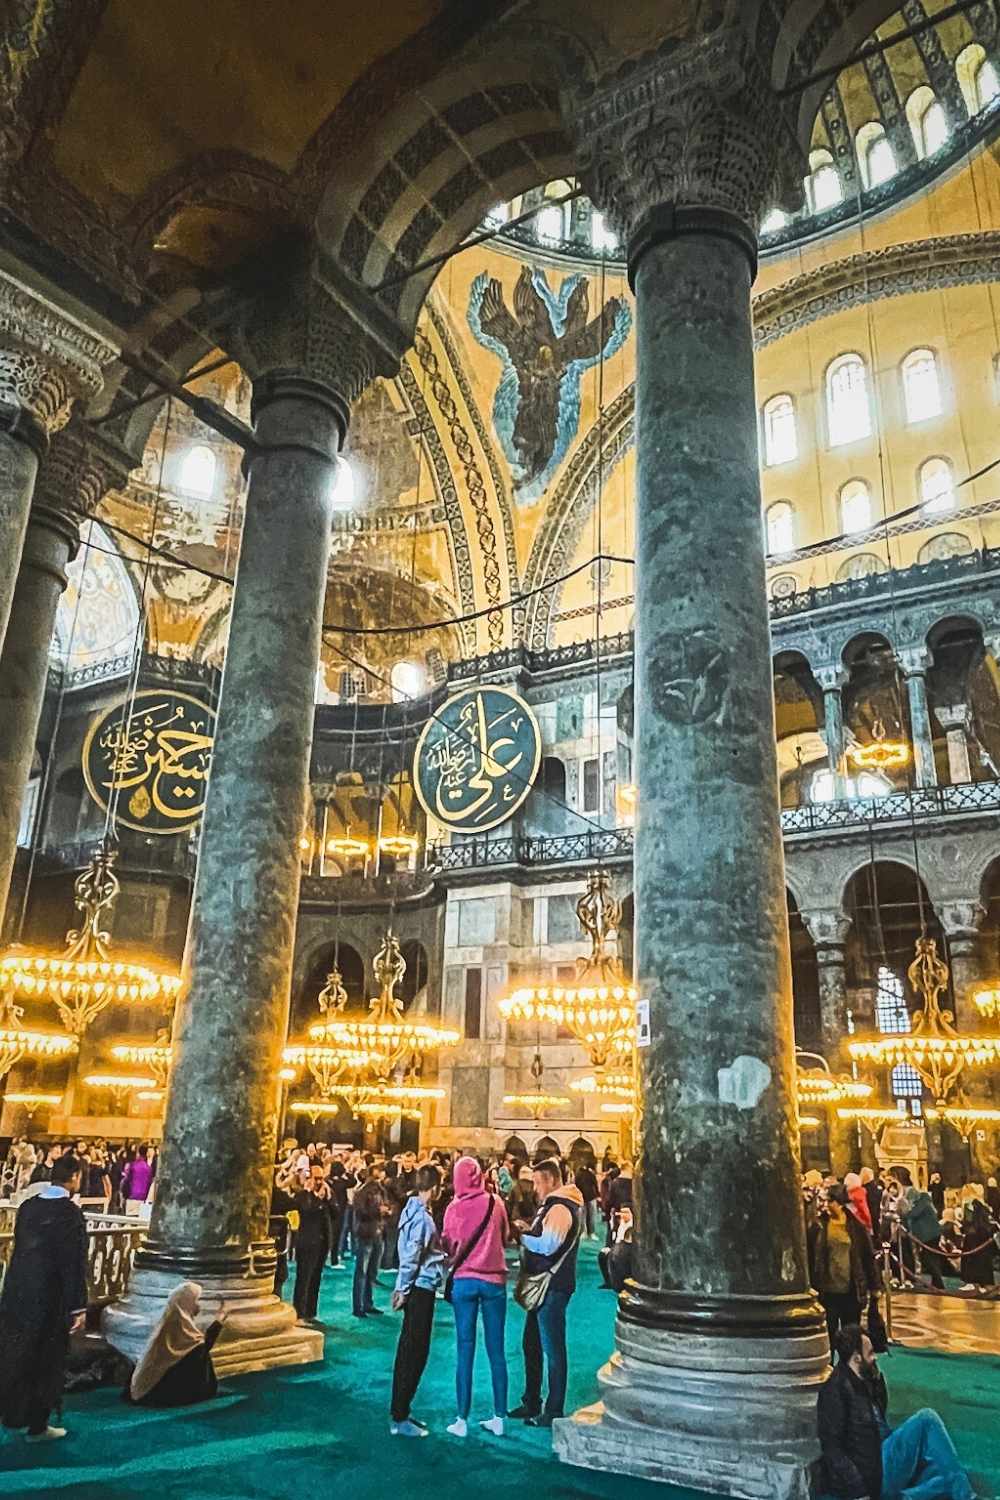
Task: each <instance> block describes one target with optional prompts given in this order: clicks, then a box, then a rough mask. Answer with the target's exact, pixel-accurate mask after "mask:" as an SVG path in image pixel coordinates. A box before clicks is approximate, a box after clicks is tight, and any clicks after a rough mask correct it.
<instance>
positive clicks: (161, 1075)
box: [111, 1031, 170, 1089]
mask: <svg viewBox="0 0 1000 1500" xmlns="http://www.w3.org/2000/svg"><path fill="white" fill-rule="evenodd" d="M111 1056H112V1057H113V1058H114V1059H115V1062H124V1063H134V1064H135V1065H136V1066H137V1067H140V1068H148V1069H149V1071H150V1072H151V1073H152V1075H153V1080H154V1083H155V1085H156V1087H157V1088H158V1089H165V1088H166V1086H167V1074H168V1073H169V1072H170V1043H169V1041H168V1040H167V1033H166V1032H165V1031H158V1032H157V1033H156V1040H155V1041H154V1042H118V1043H116V1045H115V1046H114V1047H112V1048H111Z"/></svg>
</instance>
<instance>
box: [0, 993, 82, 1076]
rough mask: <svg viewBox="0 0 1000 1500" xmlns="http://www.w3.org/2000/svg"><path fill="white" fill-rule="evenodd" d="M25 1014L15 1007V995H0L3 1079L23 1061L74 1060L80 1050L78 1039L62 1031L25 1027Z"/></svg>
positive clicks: (0, 1071)
mask: <svg viewBox="0 0 1000 1500" xmlns="http://www.w3.org/2000/svg"><path fill="white" fill-rule="evenodd" d="M23 1015H24V1010H23V1008H22V1007H21V1006H20V1005H15V1004H14V998H13V996H12V995H7V996H6V997H5V996H4V995H2V994H0V1079H3V1078H6V1076H7V1074H8V1073H9V1072H10V1070H11V1068H13V1066H14V1064H15V1063H18V1062H20V1060H21V1058H22V1057H33V1058H39V1059H40V1060H42V1061H46V1060H51V1059H55V1058H63V1057H71V1056H72V1055H73V1054H74V1053H75V1052H78V1051H79V1049H80V1043H79V1041H78V1040H77V1038H76V1037H75V1036H67V1035H66V1033H65V1032H63V1031H35V1030H34V1029H33V1028H30V1027H27V1026H22V1025H21V1019H22V1017H23Z"/></svg>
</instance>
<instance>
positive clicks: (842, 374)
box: [826, 354, 872, 448]
mask: <svg viewBox="0 0 1000 1500" xmlns="http://www.w3.org/2000/svg"><path fill="white" fill-rule="evenodd" d="M826 415H827V424H828V426H829V430H830V446H831V447H832V448H839V447H840V445H841V444H842V443H854V442H857V441H859V440H860V439H861V438H866V437H871V431H872V413H871V405H870V403H869V400H868V371H867V370H866V368H865V362H864V360H863V359H862V358H861V355H860V354H842V355H840V357H839V359H835V360H834V361H833V363H832V365H830V366H829V368H828V369H827V372H826Z"/></svg>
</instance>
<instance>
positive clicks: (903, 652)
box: [896, 646, 931, 677]
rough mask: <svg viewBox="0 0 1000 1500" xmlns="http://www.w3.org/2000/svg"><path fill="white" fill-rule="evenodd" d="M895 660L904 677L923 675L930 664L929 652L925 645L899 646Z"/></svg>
mask: <svg viewBox="0 0 1000 1500" xmlns="http://www.w3.org/2000/svg"><path fill="white" fill-rule="evenodd" d="M896 661H897V662H898V663H899V670H900V671H901V672H902V674H903V676H904V677H925V676H926V675H927V669H928V667H929V666H930V664H931V653H930V652H929V651H928V649H927V647H926V646H900V647H899V648H898V650H897V651H896Z"/></svg>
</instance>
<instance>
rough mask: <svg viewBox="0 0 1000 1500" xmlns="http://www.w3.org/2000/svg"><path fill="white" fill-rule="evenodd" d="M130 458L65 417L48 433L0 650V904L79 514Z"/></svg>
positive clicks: (120, 479)
mask: <svg viewBox="0 0 1000 1500" xmlns="http://www.w3.org/2000/svg"><path fill="white" fill-rule="evenodd" d="M131 464H132V460H131V459H130V458H129V456H128V454H126V453H125V452H124V451H123V450H122V449H120V448H118V447H117V445H116V444H113V443H111V442H109V441H108V440H107V439H105V438H103V437H101V436H100V434H99V433H98V432H96V431H94V430H93V429H88V428H86V427H85V426H84V424H83V423H80V422H71V423H70V425H69V426H68V427H65V428H63V430H62V431H61V432H57V433H56V434H55V436H54V437H53V439H52V442H51V444H50V446H49V448H48V451H47V453H46V455H45V457H44V458H43V460H42V465H41V468H40V470H39V473H38V479H37V481H36V484H35V487H34V498H33V499H32V502H31V508H30V511H29V513H28V526H27V530H26V533H25V538H24V547H23V551H22V554H21V565H20V568H19V570H18V575H17V585H16V587H15V590H14V598H13V602H12V605H11V613H10V623H9V625H8V628H7V634H6V637H5V638H4V642H3V649H2V651H0V911H2V910H3V907H4V905H5V903H6V900H7V893H8V890H9V888H10V878H11V873H12V871H13V868H14V857H15V854H16V852H17V835H18V829H19V826H20V817H21V806H22V803H23V801H24V793H25V789H26V788H27V785H28V778H29V776H30V774H31V762H32V758H33V755H34V750H35V739H36V736H37V733H38V722H39V719H40V717H41V712H42V701H43V699H44V697H45V684H46V681H47V679H48V669H49V652H50V650H51V647H52V638H53V634H54V632H55V623H56V611H57V609H58V607H59V599H60V596H61V594H62V592H63V589H64V588H65V587H66V568H67V566H68V564H69V563H70V562H71V561H72V559H73V557H74V556H75V554H76V550H77V546H78V544H79V540H80V520H81V519H82V518H83V517H85V516H87V515H91V514H93V511H94V508H95V507H96V505H97V503H98V501H99V500H101V498H102V497H103V496H104V494H105V493H106V492H107V491H108V490H109V489H110V488H111V487H112V485H121V484H123V483H124V482H125V480H126V479H127V476H128V471H129V469H130V467H131Z"/></svg>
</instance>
